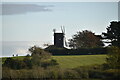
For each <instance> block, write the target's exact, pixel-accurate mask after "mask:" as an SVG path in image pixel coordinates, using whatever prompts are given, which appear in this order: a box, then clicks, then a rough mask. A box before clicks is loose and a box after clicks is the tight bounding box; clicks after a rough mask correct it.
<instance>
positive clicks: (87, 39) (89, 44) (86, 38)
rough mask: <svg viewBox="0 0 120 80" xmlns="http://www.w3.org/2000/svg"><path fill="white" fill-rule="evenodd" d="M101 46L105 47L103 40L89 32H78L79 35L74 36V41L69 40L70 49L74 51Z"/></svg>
mask: <svg viewBox="0 0 120 80" xmlns="http://www.w3.org/2000/svg"><path fill="white" fill-rule="evenodd" d="M101 46H103V42H102V41H101V39H100V38H99V37H97V36H96V35H95V34H94V33H93V32H91V31H88V30H84V31H82V32H77V34H75V35H73V37H72V39H69V47H71V48H73V49H78V48H93V47H101Z"/></svg>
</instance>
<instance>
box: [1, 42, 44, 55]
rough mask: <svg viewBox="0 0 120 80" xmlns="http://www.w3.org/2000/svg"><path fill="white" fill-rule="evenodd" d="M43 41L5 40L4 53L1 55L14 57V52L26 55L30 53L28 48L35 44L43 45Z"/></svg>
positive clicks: (3, 43)
mask: <svg viewBox="0 0 120 80" xmlns="http://www.w3.org/2000/svg"><path fill="white" fill-rule="evenodd" d="M43 44H44V43H43V42H40V41H3V42H2V55H0V57H12V56H13V54H14V55H17V54H18V56H25V55H27V54H30V52H29V51H28V49H29V48H30V47H32V46H34V45H36V46H39V47H42V48H44V47H43Z"/></svg>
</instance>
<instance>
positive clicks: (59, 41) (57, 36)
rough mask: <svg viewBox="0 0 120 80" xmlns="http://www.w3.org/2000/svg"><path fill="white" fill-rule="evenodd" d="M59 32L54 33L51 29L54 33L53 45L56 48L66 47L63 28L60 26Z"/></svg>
mask: <svg viewBox="0 0 120 80" xmlns="http://www.w3.org/2000/svg"><path fill="white" fill-rule="evenodd" d="M61 31H62V33H61V32H59V33H58V32H56V29H53V32H54V45H55V46H56V47H60V48H63V47H64V44H65V46H67V42H66V37H65V27H64V26H61Z"/></svg>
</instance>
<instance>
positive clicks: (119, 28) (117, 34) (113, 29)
mask: <svg viewBox="0 0 120 80" xmlns="http://www.w3.org/2000/svg"><path fill="white" fill-rule="evenodd" d="M110 23H111V24H110V26H108V27H107V33H102V34H103V36H104V38H105V39H108V40H109V42H108V41H107V43H111V45H112V46H118V47H120V21H118V22H117V21H112V22H110Z"/></svg>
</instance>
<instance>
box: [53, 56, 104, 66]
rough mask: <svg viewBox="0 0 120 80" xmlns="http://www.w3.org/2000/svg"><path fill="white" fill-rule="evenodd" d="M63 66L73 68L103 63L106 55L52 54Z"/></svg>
mask: <svg viewBox="0 0 120 80" xmlns="http://www.w3.org/2000/svg"><path fill="white" fill-rule="evenodd" d="M53 58H54V59H56V60H57V61H58V63H59V64H60V66H61V67H63V68H75V67H78V66H88V65H94V64H103V63H105V58H106V55H74V56H73V55H72V56H53Z"/></svg>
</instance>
